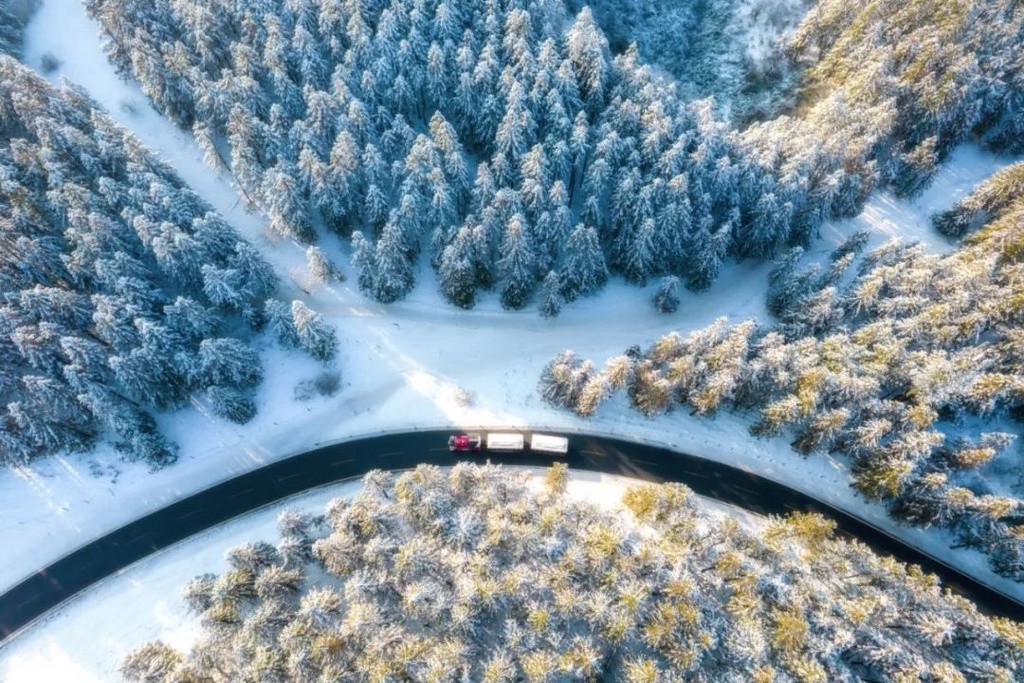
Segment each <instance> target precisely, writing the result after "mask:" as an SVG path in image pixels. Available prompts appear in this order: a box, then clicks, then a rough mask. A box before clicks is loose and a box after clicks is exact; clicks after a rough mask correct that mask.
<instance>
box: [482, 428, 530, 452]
mask: <svg viewBox="0 0 1024 683" xmlns="http://www.w3.org/2000/svg"><path fill="white" fill-rule="evenodd" d="M487 450H489V451H521V450H523V435H522V434H515V433H512V432H494V433H491V434H488V435H487Z"/></svg>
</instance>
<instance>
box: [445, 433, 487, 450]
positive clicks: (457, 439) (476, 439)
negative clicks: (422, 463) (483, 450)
mask: <svg viewBox="0 0 1024 683" xmlns="http://www.w3.org/2000/svg"><path fill="white" fill-rule="evenodd" d="M480 444H481V440H480V435H479V434H455V435H452V436H449V437H448V450H450V451H478V450H480Z"/></svg>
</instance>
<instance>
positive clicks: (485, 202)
mask: <svg viewBox="0 0 1024 683" xmlns="http://www.w3.org/2000/svg"><path fill="white" fill-rule="evenodd" d="M87 6H88V8H89V11H90V13H91V14H92V15H93V16H95V17H96V18H97V19H98V20H99V22H100V24H101V26H102V29H103V33H104V35H105V38H106V46H107V50H108V53H109V55H110V57H111V59H112V60H113V62H114V64H115V65H116V67H117V68H118V69H119V70H120V71H121V72H122V73H124V74H126V75H131V76H134V77H136V78H138V79H139V81H140V82H141V83H142V86H143V88H144V90H145V91H146V93H147V94H148V95H149V96H150V97H151V98H152V99H153V101H154V102H155V103H156V105H157V106H158V107H159V108H160V110H161V111H163V112H165V113H166V114H167V115H168V116H169V117H170V118H171V119H172V120H174V121H175V122H177V123H178V124H179V125H182V126H185V127H190V128H191V129H192V130H193V131H194V132H195V134H196V137H197V140H198V141H199V142H200V144H202V145H204V146H205V147H206V149H207V150H208V154H207V156H208V157H209V158H210V159H211V160H212V161H214V162H215V163H221V162H222V160H223V154H222V150H229V151H230V159H229V160H228V162H229V165H230V169H231V171H232V172H233V174H234V176H235V178H236V179H237V181H238V183H239V186H240V187H241V188H242V190H243V192H244V193H245V195H246V197H248V198H249V199H250V200H251V201H252V202H253V203H255V204H257V205H258V206H259V207H260V208H262V209H263V210H265V211H266V212H267V213H268V214H269V216H270V226H271V229H272V230H273V231H275V232H277V233H280V234H283V235H287V236H291V237H293V238H295V239H298V240H300V241H303V242H309V241H312V240H314V239H315V231H314V227H315V226H318V225H320V224H321V223H322V224H324V225H325V226H326V227H327V228H329V229H331V230H334V231H336V232H338V233H339V234H342V235H351V236H352V239H353V248H354V251H355V258H354V261H355V265H356V267H357V268H358V270H359V278H358V279H359V286H360V288H361V289H362V290H363V291H364V292H366V293H368V294H370V295H371V296H373V297H375V298H376V299H378V300H380V301H382V302H392V301H396V300H398V299H401V298H402V297H404V296H405V295H406V294H407V293H408V292H409V291H410V290H411V289H412V287H413V286H414V284H415V279H414V278H415V274H416V272H417V268H416V265H415V264H416V260H417V259H418V258H419V255H420V254H421V252H424V251H426V252H428V255H429V258H430V261H431V264H432V265H433V266H434V267H435V269H436V270H437V273H438V280H439V285H440V289H441V291H442V292H443V293H444V295H445V296H446V297H447V298H448V299H449V300H450V301H451V302H452V303H454V304H455V305H457V306H461V307H466V308H468V307H471V306H473V305H474V303H475V301H476V296H477V290H479V289H481V288H483V289H491V288H495V289H497V290H498V294H499V296H500V298H501V302H502V304H503V305H504V306H505V307H507V308H513V309H514V308H520V307H522V306H524V305H527V304H528V303H530V302H537V300H538V298H539V297H538V289H539V286H540V284H541V282H542V281H543V280H544V279H545V278H547V276H548V274H549V273H551V272H555V273H556V275H557V277H558V280H559V282H560V283H561V286H562V287H563V291H562V292H561V295H562V297H563V298H564V299H565V300H567V301H571V300H572V299H573V298H575V297H577V296H581V295H585V294H587V293H590V292H592V291H594V289H597V288H599V287H601V286H602V285H603V283H604V282H605V280H606V274H607V271H608V269H611V270H613V271H616V272H618V273H621V274H622V275H623V276H624V277H625V278H626V279H628V280H629V281H631V282H636V283H644V282H646V281H648V280H650V279H651V278H655V277H660V276H664V275H675V276H678V277H680V278H681V279H682V281H683V283H684V284H685V285H686V286H688V287H691V288H693V289H703V288H706V287H707V286H708V285H709V284H710V283H711V282H712V281H713V280H714V279H715V277H716V276H717V274H718V271H719V268H720V266H721V263H722V261H723V260H724V259H726V258H728V257H729V255H730V254H733V255H738V256H741V257H757V258H763V257H766V256H770V255H771V254H773V253H774V252H775V250H776V249H777V248H778V247H780V246H782V245H784V244H787V243H790V242H799V243H803V242H806V241H807V240H809V239H810V237H811V235H812V234H813V232H814V230H815V228H816V226H817V225H818V223H819V222H820V221H821V220H822V219H823V218H824V217H827V216H829V215H833V214H837V215H838V214H843V215H845V214H846V213H848V212H849V211H850V210H852V209H851V207H853V206H857V205H858V204H857V202H859V201H860V199H861V198H862V197H863V196H864V195H865V193H866V191H867V189H870V188H869V187H868V186H867V185H865V182H864V181H863V178H864V177H866V176H864V174H862V173H861V170H862V169H860V168H858V167H857V165H856V164H853V163H850V164H844V165H839V166H837V167H835V168H834V169H831V171H830V172H829V173H825V174H822V173H818V172H817V169H816V168H815V167H813V165H793V166H786V167H783V166H782V165H781V164H780V163H777V161H778V160H777V159H776V158H774V157H772V156H771V155H769V154H767V153H766V152H765V150H764V149H762V148H760V147H758V149H757V150H756V152H755V150H753V149H750V148H747V147H746V146H744V145H742V144H739V141H738V140H737V137H736V135H735V134H734V133H733V132H732V131H730V129H729V128H728V127H727V126H725V125H724V124H723V123H722V122H721V121H719V120H717V119H716V118H715V116H714V114H713V107H712V105H711V104H710V103H708V102H704V101H702V102H690V103H688V102H687V101H686V96H685V95H681V94H680V92H679V89H678V87H677V85H676V84H674V83H672V82H669V81H667V80H665V79H662V78H660V77H657V76H655V75H654V74H653V73H652V70H651V69H650V68H649V67H648V66H646V65H645V64H644V63H643V61H642V60H641V58H640V55H638V53H637V52H636V51H635V50H626V51H625V52H623V53H622V54H620V55H618V56H617V57H614V58H613V57H612V54H611V51H610V50H609V47H608V42H607V40H606V38H605V36H604V34H603V33H602V32H601V30H600V29H599V28H598V26H597V25H596V24H595V21H594V19H593V16H592V14H591V12H590V10H589V9H586V8H585V9H583V10H582V11H580V12H579V14H578V15H577V16H575V17H571V16H569V15H568V14H567V13H566V9H565V6H564V5H563V3H562V2H560V1H558V0H541V1H540V2H531V3H526V2H524V1H522V0H514V1H512V2H508V3H499V2H496V1H494V0H466V1H460V2H452V1H451V0H389V1H387V2H383V1H379V2H370V3H362V4H360V3H350V2H326V1H321V0H308V1H301V2H299V1H292V0H289V1H287V2H285V1H284V0H251V1H248V2H239V3H214V4H212V5H211V4H210V3H208V2H197V1H193V0H182V1H180V2H179V1H176V2H171V1H170V0H157V1H156V2H150V3H142V2H136V1H135V0H89V2H87ZM580 249H582V250H583V252H582V253H577V252H578V250H580ZM577 271H579V272H577ZM549 294H550V292H549V291H548V290H545V291H544V302H543V303H545V311H547V312H550V311H551V310H552V306H551V303H550V302H551V301H552V299H551V297H550V296H549Z"/></svg>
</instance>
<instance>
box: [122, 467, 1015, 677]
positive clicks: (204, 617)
mask: <svg viewBox="0 0 1024 683" xmlns="http://www.w3.org/2000/svg"><path fill="white" fill-rule="evenodd" d="M528 479H529V475H526V474H521V473H520V474H514V473H512V472H509V471H503V470H501V469H500V468H497V467H493V466H486V467H482V466H474V465H467V464H461V465H458V466H456V467H454V468H452V469H451V470H450V471H448V472H445V471H442V470H441V469H439V468H437V467H431V466H425V465H421V466H420V467H418V468H417V469H416V470H414V471H411V472H406V473H404V474H401V475H400V476H395V475H391V474H386V473H383V472H379V471H377V472H372V473H370V474H368V475H367V476H366V477H365V479H364V480H363V488H362V490H361V492H360V493H359V494H357V495H356V496H355V498H353V499H351V500H346V499H342V498H339V499H336V500H334V501H332V502H331V503H330V504H329V505H328V507H327V509H326V511H325V514H324V515H322V516H316V517H314V516H310V515H307V514H300V513H293V512H288V511H286V512H284V513H282V514H281V516H280V517H279V529H280V534H281V537H280V539H279V540H278V541H277V543H276V545H275V544H271V543H267V542H265V541H261V542H255V543H247V544H245V545H242V546H239V547H237V548H234V549H232V550H229V551H228V552H227V555H226V558H227V563H228V567H229V568H228V569H227V570H226V571H225V572H224V573H222V574H220V575H214V574H205V575H202V576H198V577H196V578H195V579H194V580H193V581H192V582H191V583H189V584H188V586H187V587H186V588H185V590H184V593H183V599H184V600H185V602H186V603H187V605H188V608H189V610H190V611H191V612H192V613H194V614H195V615H197V616H198V617H199V619H200V620H201V623H202V634H201V636H200V637H199V639H198V641H197V642H196V644H195V645H194V646H193V647H192V648H191V649H190V650H189V651H188V652H182V651H180V650H176V649H174V648H173V647H171V646H169V645H167V644H165V643H162V642H153V643H149V644H146V645H144V646H142V647H141V648H139V649H138V650H136V651H135V652H133V653H132V654H131V655H129V656H128V657H127V658H126V659H125V661H124V662H123V663H122V665H121V673H122V675H123V676H124V677H125V678H126V679H127V680H128V681H131V682H133V683H172V682H176V681H195V682H196V683H215V682H220V681H250V680H251V681H285V680H291V681H300V680H310V681H328V680H358V681H387V680H395V681H452V682H454V681H464V680H470V681H482V682H483V683H512V682H513V681H526V682H540V681H588V680H612V681H624V682H626V683H655V682H658V683H661V682H666V683H673V682H676V681H678V682H680V683H681V682H682V681H698V682H707V683H732V682H735V683H740V682H747V681H755V682H757V683H770V682H772V681H802V682H805V683H833V682H836V681H851V682H852V681H865V680H868V681H882V680H885V681H968V680H970V681H976V680H986V681H1007V682H1008V681H1011V680H1017V677H1018V676H1019V675H1020V673H1021V672H1022V670H1024V630H1022V629H1021V626H1020V624H1016V623H1014V622H1012V621H1010V620H1007V619H1001V618H995V619H990V618H988V617H986V616H984V615H982V614H979V613H978V612H977V611H976V609H975V608H974V606H973V605H972V604H970V603H969V602H968V601H966V600H963V599H961V598H959V597H957V596H955V595H953V594H950V593H948V592H944V591H942V590H940V588H939V586H938V584H937V583H936V581H935V580H934V578H933V577H931V576H929V575H927V574H924V573H922V572H921V571H920V570H919V569H918V568H916V567H907V566H905V565H902V564H899V563H898V562H895V561H893V560H891V559H886V558H881V557H879V556H876V555H874V554H873V553H872V552H871V551H870V550H868V549H867V548H865V547H864V546H863V545H861V544H859V543H856V542H849V541H845V540H839V539H836V538H834V537H833V535H832V530H833V524H832V522H830V521H828V520H826V519H824V518H822V517H819V516H817V515H813V514H794V515H791V516H789V517H786V518H773V519H770V520H768V521H767V523H766V524H764V525H763V526H761V527H757V528H748V527H745V526H742V525H740V524H737V523H736V520H735V519H734V518H731V517H729V518H726V519H724V520H723V519H716V518H713V517H710V516H708V514H707V513H706V512H704V511H702V510H701V508H700V507H699V506H698V505H697V504H695V501H694V498H693V496H692V494H691V493H690V491H689V489H687V488H686V487H685V486H682V485H668V484H666V485H660V486H650V485H643V486H637V487H634V488H631V489H628V490H627V491H626V492H625V494H624V495H623V498H622V505H623V508H624V509H623V510H621V514H616V513H614V512H608V511H602V510H600V509H599V508H597V507H596V506H595V505H593V504H592V503H587V502H580V501H576V500H573V499H572V498H571V497H569V496H567V495H566V494H565V487H566V482H567V472H566V469H565V466H564V465H555V466H554V467H553V468H552V469H551V470H549V471H548V473H547V475H546V477H545V479H546V483H545V486H544V487H543V489H542V490H537V489H536V488H533V487H531V486H529V485H528V483H527V480H528Z"/></svg>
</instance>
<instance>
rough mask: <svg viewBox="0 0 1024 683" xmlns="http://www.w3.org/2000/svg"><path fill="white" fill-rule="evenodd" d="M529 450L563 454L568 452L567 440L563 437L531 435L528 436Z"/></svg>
mask: <svg viewBox="0 0 1024 683" xmlns="http://www.w3.org/2000/svg"><path fill="white" fill-rule="evenodd" d="M530 450H531V451H543V452H544V453H559V454H564V453H568V452H569V439H567V438H565V437H564V436H550V435H548V434H533V435H532V436H530Z"/></svg>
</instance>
